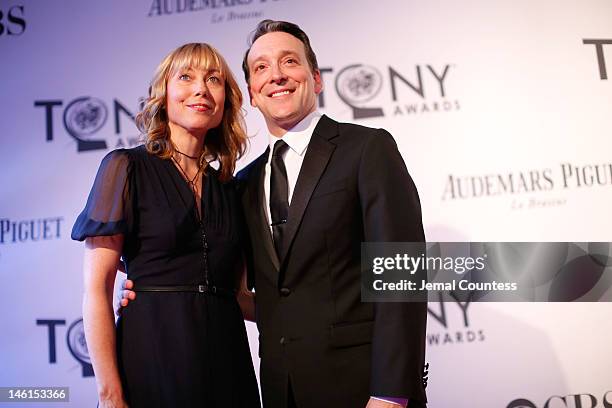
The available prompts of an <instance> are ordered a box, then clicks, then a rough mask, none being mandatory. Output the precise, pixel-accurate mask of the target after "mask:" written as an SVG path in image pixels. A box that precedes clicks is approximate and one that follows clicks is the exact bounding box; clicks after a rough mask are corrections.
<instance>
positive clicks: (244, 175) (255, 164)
mask: <svg viewBox="0 0 612 408" xmlns="http://www.w3.org/2000/svg"><path fill="white" fill-rule="evenodd" d="M266 152H267V150H266V151H264V152H263V153H262V154H261V155H259V156H258V157H257V158H256V159H254V160H253V161H251V162H250V163H249V164H247V165H246V166H244V167H243V168H242V169H241V170H240V171H239V172H238V173H236V176H235V177H234V179H235V180H236V181H237V182H239V183H244V182H247V181H248V180H249V179H250V178H251V177H253V174H254V173H255V172H256V169H257V168H259V166H260V165H261V164H262V163H261V162H262V161H264V162H265V160H266Z"/></svg>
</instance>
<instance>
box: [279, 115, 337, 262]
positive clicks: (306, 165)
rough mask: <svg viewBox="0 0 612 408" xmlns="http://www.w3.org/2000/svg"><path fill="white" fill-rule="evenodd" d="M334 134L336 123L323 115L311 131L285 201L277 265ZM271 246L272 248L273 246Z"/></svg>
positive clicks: (326, 159)
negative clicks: (285, 215)
mask: <svg viewBox="0 0 612 408" xmlns="http://www.w3.org/2000/svg"><path fill="white" fill-rule="evenodd" d="M337 134H338V123H337V122H335V121H333V120H331V119H329V118H328V117H327V116H325V115H323V116H322V117H321V119H319V123H318V124H317V126H316V127H315V130H314V132H313V134H312V137H311V139H310V143H309V144H308V149H307V150H306V156H305V157H304V161H303V163H302V168H301V169H300V174H299V176H298V179H297V182H296V185H295V189H294V190H293V196H292V198H291V204H290V205H289V217H288V219H287V230H286V235H285V239H284V242H283V250H282V251H281V256H280V261H281V266H282V263H283V262H284V260H285V259H286V257H287V252H288V251H289V248H291V244H292V243H293V240H294V239H295V234H296V232H297V230H298V228H299V226H300V224H301V222H302V218H303V217H304V211H306V207H307V206H308V202H309V201H310V197H311V196H312V193H313V191H314V189H315V187H316V186H317V183H318V182H319V179H320V178H321V176H322V175H323V172H324V171H325V168H326V167H327V163H328V162H329V159H330V158H331V155H332V153H333V151H334V149H335V148H336V145H334V144H333V143H331V142H330V141H329V140H330V139H332V138H333V137H335V136H336V135H337ZM272 250H273V251H274V248H272Z"/></svg>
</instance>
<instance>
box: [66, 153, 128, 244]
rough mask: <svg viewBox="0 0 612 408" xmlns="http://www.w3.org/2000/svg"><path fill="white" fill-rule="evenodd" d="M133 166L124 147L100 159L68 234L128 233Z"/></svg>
mask: <svg viewBox="0 0 612 408" xmlns="http://www.w3.org/2000/svg"><path fill="white" fill-rule="evenodd" d="M131 172H132V166H131V162H130V156H129V153H128V152H127V151H126V150H114V151H112V152H110V153H109V154H107V155H106V157H104V159H102V163H101V164H100V168H99V169H98V174H97V175H96V179H95V181H94V184H93V187H92V188H91V192H90V193H89V197H88V198H87V204H86V205H85V209H84V210H83V211H82V212H81V214H79V216H78V218H77V220H76V222H75V223H74V226H73V227H72V234H71V237H72V239H74V240H77V241H83V240H84V239H85V238H87V237H95V236H101V235H115V234H128V233H129V232H130V230H131V226H132V220H133V215H132V194H131V190H132V189H131V186H130V179H131Z"/></svg>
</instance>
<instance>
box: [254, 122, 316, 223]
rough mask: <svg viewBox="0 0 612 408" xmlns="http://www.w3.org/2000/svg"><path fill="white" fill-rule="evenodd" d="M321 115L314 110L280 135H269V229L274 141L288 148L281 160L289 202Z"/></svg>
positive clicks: (266, 188)
mask: <svg viewBox="0 0 612 408" xmlns="http://www.w3.org/2000/svg"><path fill="white" fill-rule="evenodd" d="M321 116H322V115H321V113H320V112H318V111H314V112H312V113H311V114H309V115H308V116H306V117H305V118H304V119H302V120H301V121H300V122H298V124H297V125H295V126H294V127H293V128H291V129H290V130H289V131H287V133H285V134H284V135H283V136H282V137H280V138H278V137H276V136H272V135H270V136H269V138H270V139H269V140H270V153H269V154H268V161H266V168H265V170H264V194H265V199H266V215H267V217H268V227H270V231H272V227H271V226H270V219H271V215H270V175H271V172H272V166H271V165H270V160H271V159H272V151H273V150H274V143H276V142H277V141H278V140H281V139H282V140H284V141H285V143H287V145H288V146H289V149H287V151H286V152H285V153H284V154H283V162H284V163H285V169H286V170H287V183H288V184H289V185H288V186H287V187H288V190H289V204H291V197H293V190H294V189H295V183H297V179H298V176H299V174H300V169H301V168H302V163H303V162H304V156H305V155H306V150H308V143H310V138H311V137H312V132H314V129H315V127H316V126H317V123H319V119H320V118H321Z"/></svg>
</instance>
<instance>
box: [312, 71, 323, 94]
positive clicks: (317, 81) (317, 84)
mask: <svg viewBox="0 0 612 408" xmlns="http://www.w3.org/2000/svg"><path fill="white" fill-rule="evenodd" d="M312 77H313V78H314V91H315V94H317V95H318V94H320V93H321V92H322V91H323V79H322V78H321V71H319V70H318V69H315V70H314V71H313V73H312Z"/></svg>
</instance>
